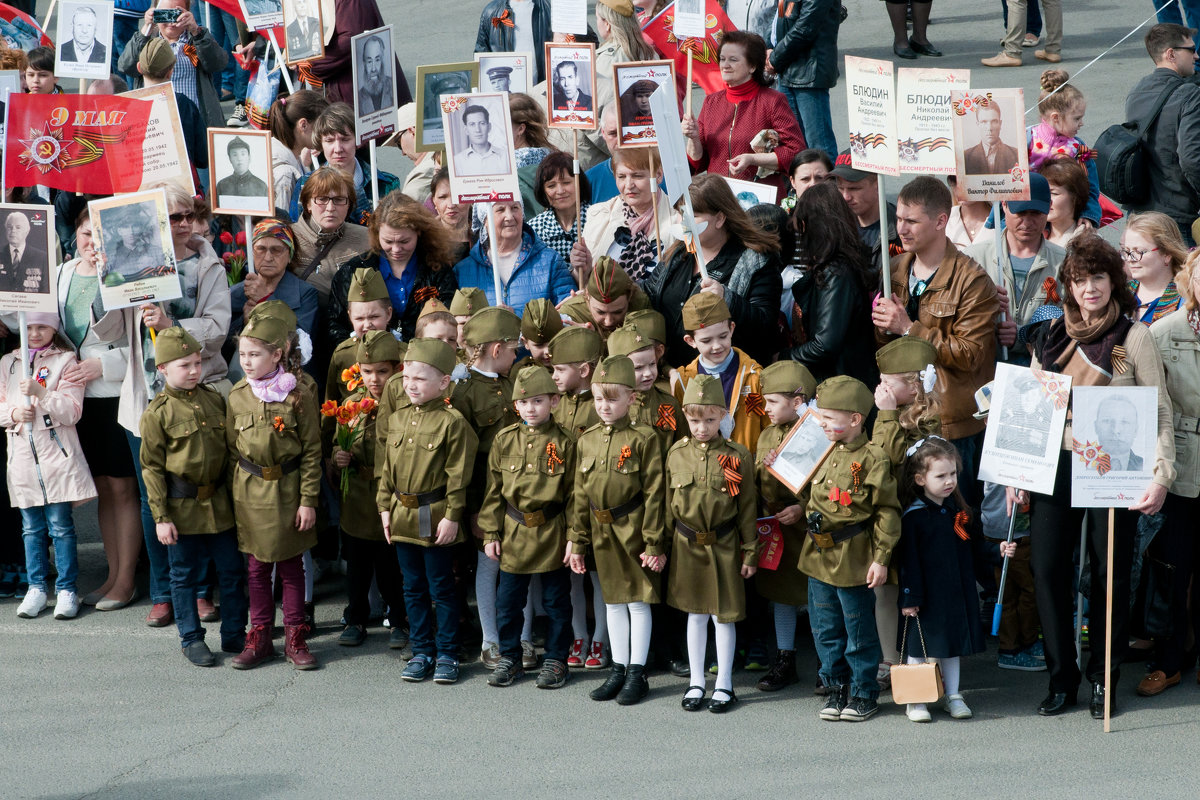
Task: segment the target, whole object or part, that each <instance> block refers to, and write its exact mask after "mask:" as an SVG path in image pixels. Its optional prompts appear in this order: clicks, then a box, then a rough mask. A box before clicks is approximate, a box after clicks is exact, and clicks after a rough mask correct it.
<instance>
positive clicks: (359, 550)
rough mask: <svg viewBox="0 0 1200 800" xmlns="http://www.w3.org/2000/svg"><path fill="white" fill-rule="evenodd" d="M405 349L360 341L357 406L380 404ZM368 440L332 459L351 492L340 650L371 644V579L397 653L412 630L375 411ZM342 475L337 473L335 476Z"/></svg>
mask: <svg viewBox="0 0 1200 800" xmlns="http://www.w3.org/2000/svg"><path fill="white" fill-rule="evenodd" d="M400 348H401V345H400V343H399V342H397V341H396V337H395V336H392V334H391V333H389V332H388V331H364V332H363V333H362V334H361V338H360V339H359V341H358V348H357V350H356V351H355V359H356V362H357V363H358V368H359V371H360V374H361V379H362V386H361V387H359V388H358V389H356V390H355V391H354V392H352V393H351V394H350V397H349V399H350V400H351V401H353V402H364V401H367V400H370V401H372V405H374V404H375V403H378V402H379V398H380V397H381V396H382V395H383V387H384V386H385V385H386V384H387V382H388V379H389V378H391V377H392V375H393V374H395V373H396V371H397V367H398V366H399V364H400V359H401V357H402V356H401V352H400ZM360 424H361V425H362V434H361V436H359V438H358V440H357V441H355V443H354V444H353V446H352V447H351V449H350V450H341V449H339V448H338V447H337V445H336V444H334V443H330V444H331V446H330V455H331V460H332V462H333V466H334V467H335V468H336V470H337V471H339V472H340V471H341V470H345V469H349V489H348V490H347V492H346V495H345V497H344V498H341V499H342V516H341V522H340V527H341V533H342V558H343V559H345V561H346V599H347V605H346V610H345V613H344V614H343V618H344V619H345V620H346V627H345V628H344V629H343V630H342V634H341V636H339V637H338V644H340V645H345V646H347V647H357V646H358V645H360V644H362V643H363V642H364V641H366V639H367V620H368V619H369V617H370V616H371V603H370V599H369V595H370V590H371V579H372V578H374V579H375V583H376V585H377V586H378V587H379V594H380V595H381V596H382V598H383V600H384V602H385V603H387V607H388V619H389V621H390V622H391V626H392V628H391V633H390V635H389V638H388V646H389V647H391V648H392V649H393V650H400V649H403V648H404V647H405V646H407V645H408V626H407V625H406V624H405V623H404V593H403V582H402V580H401V577H400V563H399V562H398V561H397V560H396V550H395V548H393V547H392V546H390V545H389V544H388V543H387V541H386V540H385V539H384V538H383V526H382V525H381V524H380V519H379V514H378V513H377V512H376V511H375V495H376V494H377V493H378V491H379V480H378V478H376V477H375V449H376V438H375V408H371V410H369V411H367V412H366V417H365V419H364V420H363V421H362V422H361V423H360ZM335 474H336V473H335Z"/></svg>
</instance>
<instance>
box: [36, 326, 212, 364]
mask: <svg viewBox="0 0 1200 800" xmlns="http://www.w3.org/2000/svg"><path fill="white" fill-rule="evenodd" d="M32 316H33V314H28V315H26V318H27V319H28V317H32ZM199 352H200V343H199V342H197V341H196V340H195V338H194V337H193V336H192V335H191V334H190V333H188V332H187V331H185V330H184V329H183V328H181V327H179V326H178V325H172V326H171V327H170V328H167V329H166V330H165V331H159V333H158V334H157V335H156V336H155V337H154V366H156V367H161V366H162V365H163V364H169V363H170V362H172V361H177V360H178V359H181V358H187V357H188V356H190V355H192V354H193V353H199Z"/></svg>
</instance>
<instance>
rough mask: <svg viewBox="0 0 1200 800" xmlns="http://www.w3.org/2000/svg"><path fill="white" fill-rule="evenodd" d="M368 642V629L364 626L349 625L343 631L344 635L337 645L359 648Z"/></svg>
mask: <svg viewBox="0 0 1200 800" xmlns="http://www.w3.org/2000/svg"><path fill="white" fill-rule="evenodd" d="M366 640H367V629H366V628H364V627H363V626H362V625H347V626H346V627H345V628H343V629H342V635H341V636H339V637H338V640H337V643H338V644H340V645H341V646H342V647H358V646H359V645H360V644H362V643H363V642H365V641H366Z"/></svg>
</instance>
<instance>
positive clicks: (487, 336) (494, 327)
mask: <svg viewBox="0 0 1200 800" xmlns="http://www.w3.org/2000/svg"><path fill="white" fill-rule="evenodd" d="M519 338H521V319H520V317H518V316H517V315H516V314H514V313H513V312H511V311H509V310H508V309H507V308H500V307H499V306H490V307H488V308H485V309H483V310H481V311H479V312H478V313H477V314H475V315H474V316H472V317H471V318H470V319H469V320H467V324H466V325H464V326H463V344H465V345H467V346H468V347H474V346H475V345H477V344H487V343H488V342H515V341H517V340H518V339H519Z"/></svg>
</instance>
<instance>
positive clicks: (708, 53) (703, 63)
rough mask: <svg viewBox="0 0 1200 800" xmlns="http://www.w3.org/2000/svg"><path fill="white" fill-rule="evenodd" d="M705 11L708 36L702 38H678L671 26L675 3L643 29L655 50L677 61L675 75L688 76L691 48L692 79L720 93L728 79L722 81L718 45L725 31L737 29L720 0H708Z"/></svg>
mask: <svg viewBox="0 0 1200 800" xmlns="http://www.w3.org/2000/svg"><path fill="white" fill-rule="evenodd" d="M704 10H705V12H706V16H705V19H704V27H705V29H706V31H705V32H706V35H705V37H704V38H703V39H682V40H680V39H677V38H675V34H674V33H672V32H671V27H672V25H673V24H674V22H675V4H674V3H671V5H669V6H667V7H666V8H664V9H663V10H662V11H660V12H658V14H657V16H655V17H654V18H653V19H651V20H650V21H648V22H647V23H646V24H644V25H643V26H642V32H643V33H645V34H646V38H647V39H649V40H650V43H651V44H652V45H654V49H655V50H657V51H658V54H659V55H661V56H662V57H663V58H669V59H672V60H673V61H674V62H675V74H676V75H684V76H686V75H687V62H688V51H689V50H690V51H691V52H692V80H694V81H695V82H696V83H697V84H698V85H699V86H700V88H702V89H704V91H705V93H711V92H719V91H721V90H722V89H724V88H725V81H723V80H721V68H720V66H719V65H718V64H717V48H718V47H720V45H721V39H723V38H724V37H725V31H735V30H737V28H736V27H735V26H734V24H733V23H732V22H730V21H729V17H727V16H725V11H724V10H723V9H722V8H721V6H720V4H719V3H718V2H717V0H705V9H704ZM684 80H686V78H685V79H684Z"/></svg>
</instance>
